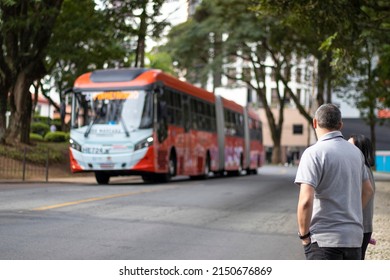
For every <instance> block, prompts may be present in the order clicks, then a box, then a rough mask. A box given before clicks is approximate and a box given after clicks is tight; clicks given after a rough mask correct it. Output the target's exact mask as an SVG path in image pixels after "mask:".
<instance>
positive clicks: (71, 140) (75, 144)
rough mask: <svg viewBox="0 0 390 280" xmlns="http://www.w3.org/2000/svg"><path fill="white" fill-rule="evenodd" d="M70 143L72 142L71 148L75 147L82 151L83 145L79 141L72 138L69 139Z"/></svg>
mask: <svg viewBox="0 0 390 280" xmlns="http://www.w3.org/2000/svg"><path fill="white" fill-rule="evenodd" d="M69 143H70V147H71V148H73V149H75V150H76V151H79V152H81V145H80V144H79V143H77V142H76V141H74V140H73V139H72V138H71V139H69Z"/></svg>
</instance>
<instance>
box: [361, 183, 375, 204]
mask: <svg viewBox="0 0 390 280" xmlns="http://www.w3.org/2000/svg"><path fill="white" fill-rule="evenodd" d="M373 194H374V188H373V187H372V185H371V181H370V180H369V179H367V180H365V181H363V189H362V206H363V209H364V208H366V206H367V203H368V201H369V200H370V199H371V197H372V195H373Z"/></svg>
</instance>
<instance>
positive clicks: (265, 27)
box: [167, 0, 311, 163]
mask: <svg viewBox="0 0 390 280" xmlns="http://www.w3.org/2000/svg"><path fill="white" fill-rule="evenodd" d="M252 3H253V1H251V0H246V1H240V0H224V1H222V0H213V1H207V0H204V1H202V3H201V5H200V7H198V9H197V12H196V13H195V15H194V19H190V20H189V21H188V22H186V23H184V24H182V25H180V26H178V27H176V28H173V29H172V31H171V33H170V34H169V38H170V41H169V42H168V44H167V50H169V51H170V52H171V55H172V57H174V58H175V60H176V61H178V66H179V67H183V68H185V70H186V71H188V73H191V72H192V71H195V72H200V71H199V70H198V68H197V65H199V64H200V65H201V66H202V68H201V69H202V70H203V69H205V70H206V71H205V74H204V75H201V76H200V77H201V78H204V77H206V78H207V76H208V74H209V73H210V70H211V71H212V73H213V76H217V75H215V72H216V71H222V74H223V75H225V76H227V77H228V78H229V79H236V80H240V81H241V82H243V83H245V84H246V86H247V87H248V88H251V89H253V90H254V91H255V92H256V93H257V95H258V97H259V99H260V100H261V103H262V106H263V109H264V110H265V113H266V116H267V121H268V125H269V127H270V131H271V137H272V140H273V144H274V147H273V155H272V162H274V163H279V162H281V136H282V126H283V121H284V108H285V104H286V100H287V98H288V96H291V97H293V98H295V100H296V102H297V104H298V107H300V108H301V109H302V110H303V111H304V109H303V107H302V105H300V103H299V101H298V99H297V98H296V97H295V95H294V93H292V90H291V89H289V84H288V82H289V80H288V78H287V77H286V76H285V73H286V69H291V67H292V65H291V59H290V58H291V56H292V54H293V52H294V51H297V52H298V51H299V49H300V48H299V44H298V43H299V42H298V41H297V39H299V37H298V36H297V34H295V32H294V30H293V29H290V28H288V27H285V26H283V25H281V21H280V20H279V19H278V18H275V17H272V16H261V15H258V14H257V13H256V12H255V11H252V10H250V9H249V8H250V7H251V5H252ZM222 39H223V40H222ZM232 57H235V58H241V59H243V60H244V61H246V62H247V64H248V66H250V68H251V69H252V70H253V74H254V76H245V75H241V76H236V75H232V74H230V73H229V71H228V68H227V67H226V64H224V65H225V66H222V62H226V63H227V62H228V61H229V60H230V58H232ZM267 58H271V60H272V63H268V62H266V59H267ZM194 61H195V63H194ZM266 69H272V71H273V72H274V73H275V79H276V84H277V85H278V86H277V92H276V99H277V104H272V107H271V104H270V100H267V96H266V87H267V85H266V84H265V73H266ZM197 70H198V71H197ZM213 71H214V72H213ZM187 78H188V76H187ZM190 78H191V77H190ZM189 80H190V79H189ZM190 81H191V80H190ZM214 81H216V79H214ZM191 82H194V81H191ZM282 84H283V86H284V87H285V88H286V89H287V92H289V93H290V94H289V95H287V94H285V93H284V92H283V91H282V90H281V85H282ZM273 106H274V107H276V108H278V111H279V112H278V116H279V117H278V118H276V117H275V115H274V112H273ZM304 113H305V111H304ZM306 117H308V118H310V119H311V117H310V116H309V115H308V114H306Z"/></svg>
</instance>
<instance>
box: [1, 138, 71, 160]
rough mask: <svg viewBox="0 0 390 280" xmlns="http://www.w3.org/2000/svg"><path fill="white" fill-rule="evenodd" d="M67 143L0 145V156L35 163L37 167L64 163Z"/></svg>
mask: <svg viewBox="0 0 390 280" xmlns="http://www.w3.org/2000/svg"><path fill="white" fill-rule="evenodd" d="M68 146H69V144H68V143H43V142H36V143H35V144H34V145H32V146H4V145H0V155H2V156H5V157H9V158H12V159H15V160H19V161H22V160H23V159H24V158H26V161H28V162H32V163H36V164H39V165H44V164H46V162H47V160H49V162H50V163H57V162H64V161H65V158H64V157H67V156H68V154H67V147H68Z"/></svg>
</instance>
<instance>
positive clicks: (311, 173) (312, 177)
mask: <svg viewBox="0 0 390 280" xmlns="http://www.w3.org/2000/svg"><path fill="white" fill-rule="evenodd" d="M319 178H321V176H320V166H319V164H318V160H317V159H316V157H315V155H314V154H313V153H312V152H311V151H310V150H306V151H305V152H304V153H303V154H302V157H301V160H300V162H299V166H298V170H297V174H296V176H295V181H294V183H295V184H297V185H301V184H308V185H311V186H312V187H314V188H316V187H317V185H318V181H319Z"/></svg>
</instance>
